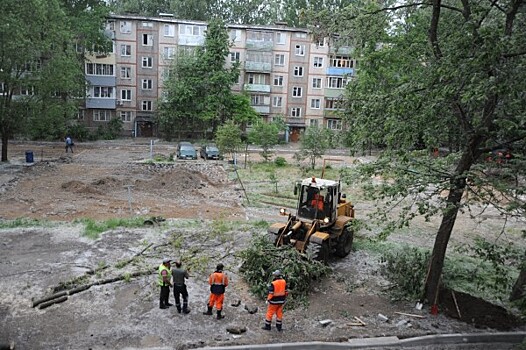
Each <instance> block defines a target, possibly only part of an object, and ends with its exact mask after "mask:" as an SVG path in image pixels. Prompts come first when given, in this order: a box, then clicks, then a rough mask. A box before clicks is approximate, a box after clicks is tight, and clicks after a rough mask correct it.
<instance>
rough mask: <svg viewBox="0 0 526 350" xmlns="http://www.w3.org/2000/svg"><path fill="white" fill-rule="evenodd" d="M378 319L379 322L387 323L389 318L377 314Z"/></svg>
mask: <svg viewBox="0 0 526 350" xmlns="http://www.w3.org/2000/svg"><path fill="white" fill-rule="evenodd" d="M378 318H379V319H380V320H381V321H384V322H387V321H389V317H387V316H385V315H383V314H378Z"/></svg>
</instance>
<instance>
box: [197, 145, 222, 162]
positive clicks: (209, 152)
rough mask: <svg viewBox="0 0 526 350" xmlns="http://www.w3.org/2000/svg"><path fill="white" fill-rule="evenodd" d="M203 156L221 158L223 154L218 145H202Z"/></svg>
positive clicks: (205, 157) (204, 157)
mask: <svg viewBox="0 0 526 350" xmlns="http://www.w3.org/2000/svg"><path fill="white" fill-rule="evenodd" d="M200 153H201V158H203V159H221V158H222V157H221V154H220V153H219V149H218V148H217V146H216V145H205V146H203V147H201V151H200Z"/></svg>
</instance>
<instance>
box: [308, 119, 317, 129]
mask: <svg viewBox="0 0 526 350" xmlns="http://www.w3.org/2000/svg"><path fill="white" fill-rule="evenodd" d="M309 123H310V126H312V127H315V128H317V127H318V119H311V120H310V122H309Z"/></svg>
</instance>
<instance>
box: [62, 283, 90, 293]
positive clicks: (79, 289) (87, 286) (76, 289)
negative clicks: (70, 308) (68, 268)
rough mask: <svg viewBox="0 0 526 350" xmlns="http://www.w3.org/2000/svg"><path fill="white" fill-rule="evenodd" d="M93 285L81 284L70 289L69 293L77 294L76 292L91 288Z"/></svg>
mask: <svg viewBox="0 0 526 350" xmlns="http://www.w3.org/2000/svg"><path fill="white" fill-rule="evenodd" d="M91 286H92V284H86V285H84V286H80V287H77V288H73V289H70V290H68V295H73V294H76V293H80V292H83V291H85V290H86V289H89V288H91Z"/></svg>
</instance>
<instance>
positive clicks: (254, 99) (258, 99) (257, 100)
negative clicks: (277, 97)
mask: <svg viewBox="0 0 526 350" xmlns="http://www.w3.org/2000/svg"><path fill="white" fill-rule="evenodd" d="M264 104H265V96H263V95H250V105H251V106H261V105H264Z"/></svg>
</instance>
